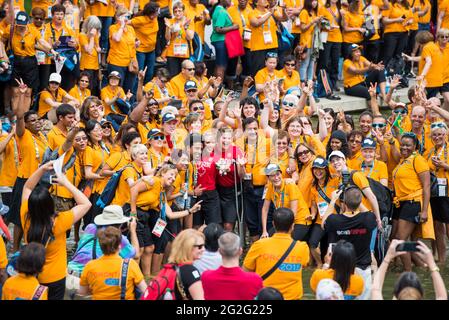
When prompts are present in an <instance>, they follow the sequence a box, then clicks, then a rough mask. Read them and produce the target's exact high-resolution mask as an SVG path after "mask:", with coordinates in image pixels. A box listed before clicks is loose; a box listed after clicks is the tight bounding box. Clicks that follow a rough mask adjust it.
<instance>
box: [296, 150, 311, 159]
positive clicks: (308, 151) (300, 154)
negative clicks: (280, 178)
mask: <svg viewBox="0 0 449 320" xmlns="http://www.w3.org/2000/svg"><path fill="white" fill-rule="evenodd" d="M309 153H310V150H304V151H302V152H298V153H297V154H296V155H297V156H298V158H299V157H302V156H305V155H306V154H309Z"/></svg>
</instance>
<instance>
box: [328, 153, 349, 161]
mask: <svg viewBox="0 0 449 320" xmlns="http://www.w3.org/2000/svg"><path fill="white" fill-rule="evenodd" d="M333 156H337V157H339V158H342V159H344V160H346V157H345V155H344V154H343V152H341V151H340V150H334V151H332V152H331V154H330V155H329V158H328V160H329V161H331V159H332V157H333Z"/></svg>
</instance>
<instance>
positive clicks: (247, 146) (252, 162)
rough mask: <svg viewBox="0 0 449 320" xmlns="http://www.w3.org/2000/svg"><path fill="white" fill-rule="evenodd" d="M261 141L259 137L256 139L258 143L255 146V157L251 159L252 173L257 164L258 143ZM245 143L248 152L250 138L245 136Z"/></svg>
mask: <svg viewBox="0 0 449 320" xmlns="http://www.w3.org/2000/svg"><path fill="white" fill-rule="evenodd" d="M258 143H259V138H257V140H256V145H255V146H254V153H253V159H252V161H251V173H252V172H253V169H254V165H255V164H256V156H257V144H258ZM244 144H245V146H246V148H245V149H246V154H248V153H249V144H248V139H247V138H245V141H244Z"/></svg>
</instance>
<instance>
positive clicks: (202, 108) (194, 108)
mask: <svg viewBox="0 0 449 320" xmlns="http://www.w3.org/2000/svg"><path fill="white" fill-rule="evenodd" d="M198 110H204V106H201V107H193V108H192V111H198Z"/></svg>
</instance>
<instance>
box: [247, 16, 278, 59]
mask: <svg viewBox="0 0 449 320" xmlns="http://www.w3.org/2000/svg"><path fill="white" fill-rule="evenodd" d="M266 12H267V11H259V10H258V9H257V8H256V9H254V10H253V11H251V12H250V13H249V14H248V20H251V18H260V17H261V16H263V15H264V14H265V13H266ZM276 29H277V27H276V22H275V21H274V18H273V17H270V18H269V19H268V20H267V21H265V23H263V24H262V25H260V26H258V27H251V40H250V41H249V42H250V46H249V48H250V49H251V51H258V50H267V49H273V48H277V47H278V37H277V35H276ZM264 34H265V37H264Z"/></svg>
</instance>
